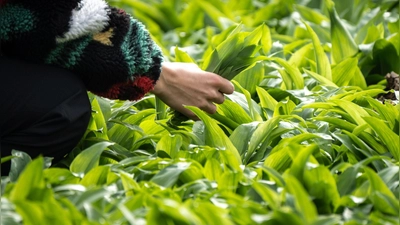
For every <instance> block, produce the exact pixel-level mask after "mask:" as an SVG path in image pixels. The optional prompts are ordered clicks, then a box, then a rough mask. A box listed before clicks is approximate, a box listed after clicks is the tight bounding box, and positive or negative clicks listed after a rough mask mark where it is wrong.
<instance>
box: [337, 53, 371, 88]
mask: <svg viewBox="0 0 400 225" xmlns="http://www.w3.org/2000/svg"><path fill="white" fill-rule="evenodd" d="M356 68H357V59H355V58H348V59H345V60H343V61H341V62H340V63H339V64H338V65H336V66H335V67H334V68H333V70H332V76H333V82H334V83H335V84H337V85H338V86H347V85H349V84H350V82H351V80H352V78H353V77H354V76H355V73H356ZM362 79H364V78H362Z"/></svg>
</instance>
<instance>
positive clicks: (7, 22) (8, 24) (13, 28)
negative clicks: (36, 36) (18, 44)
mask: <svg viewBox="0 0 400 225" xmlns="http://www.w3.org/2000/svg"><path fill="white" fill-rule="evenodd" d="M36 21H37V19H36V17H35V16H34V15H33V14H32V12H31V11H30V10H28V9H26V8H23V7H21V6H18V5H7V4H6V5H5V6H4V7H2V8H0V40H9V39H10V38H12V36H18V35H20V34H22V33H25V32H29V31H31V30H33V29H34V27H35V22H36ZM11 35H12V36H11Z"/></svg>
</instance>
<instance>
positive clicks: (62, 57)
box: [45, 36, 92, 69]
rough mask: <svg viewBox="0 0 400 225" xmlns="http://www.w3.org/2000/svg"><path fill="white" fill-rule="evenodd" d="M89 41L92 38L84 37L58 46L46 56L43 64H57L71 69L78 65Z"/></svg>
mask: <svg viewBox="0 0 400 225" xmlns="http://www.w3.org/2000/svg"><path fill="white" fill-rule="evenodd" d="M91 40H92V36H86V37H83V38H80V39H77V40H73V41H70V42H64V43H61V44H58V45H57V47H56V48H55V49H54V50H53V51H51V52H50V54H49V55H48V56H47V58H46V60H45V63H47V64H57V65H60V66H62V67H64V68H67V69H71V68H73V67H74V66H75V65H77V64H78V63H79V61H80V60H81V58H82V54H83V51H84V50H85V48H86V47H87V46H88V44H89V43H90V41H91Z"/></svg>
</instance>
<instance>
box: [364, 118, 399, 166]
mask: <svg viewBox="0 0 400 225" xmlns="http://www.w3.org/2000/svg"><path fill="white" fill-rule="evenodd" d="M363 119H364V120H365V121H366V122H367V123H368V124H369V126H371V128H372V129H373V130H374V131H375V132H376V134H377V135H378V137H379V138H380V139H381V140H382V142H383V143H384V144H385V145H386V146H387V148H388V150H389V152H390V153H391V154H392V156H393V157H394V159H395V160H396V161H399V160H400V139H399V135H398V134H396V133H394V132H393V131H392V130H391V129H390V128H389V127H388V126H387V125H386V124H385V122H384V121H382V120H380V119H378V118H375V117H371V116H367V117H363Z"/></svg>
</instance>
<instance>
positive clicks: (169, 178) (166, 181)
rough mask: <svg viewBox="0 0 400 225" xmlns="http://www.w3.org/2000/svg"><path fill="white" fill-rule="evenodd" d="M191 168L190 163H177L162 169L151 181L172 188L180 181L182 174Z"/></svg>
mask: <svg viewBox="0 0 400 225" xmlns="http://www.w3.org/2000/svg"><path fill="white" fill-rule="evenodd" d="M189 167H190V163H189V162H177V163H176V164H172V165H169V166H167V167H165V168H164V169H162V170H161V171H160V172H159V173H157V174H156V175H155V176H154V177H153V178H151V180H150V181H152V182H154V183H156V184H158V185H160V186H163V187H172V186H173V185H175V184H176V182H177V181H178V179H179V176H180V175H181V173H182V172H184V171H185V170H187V169H188V168H189Z"/></svg>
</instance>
